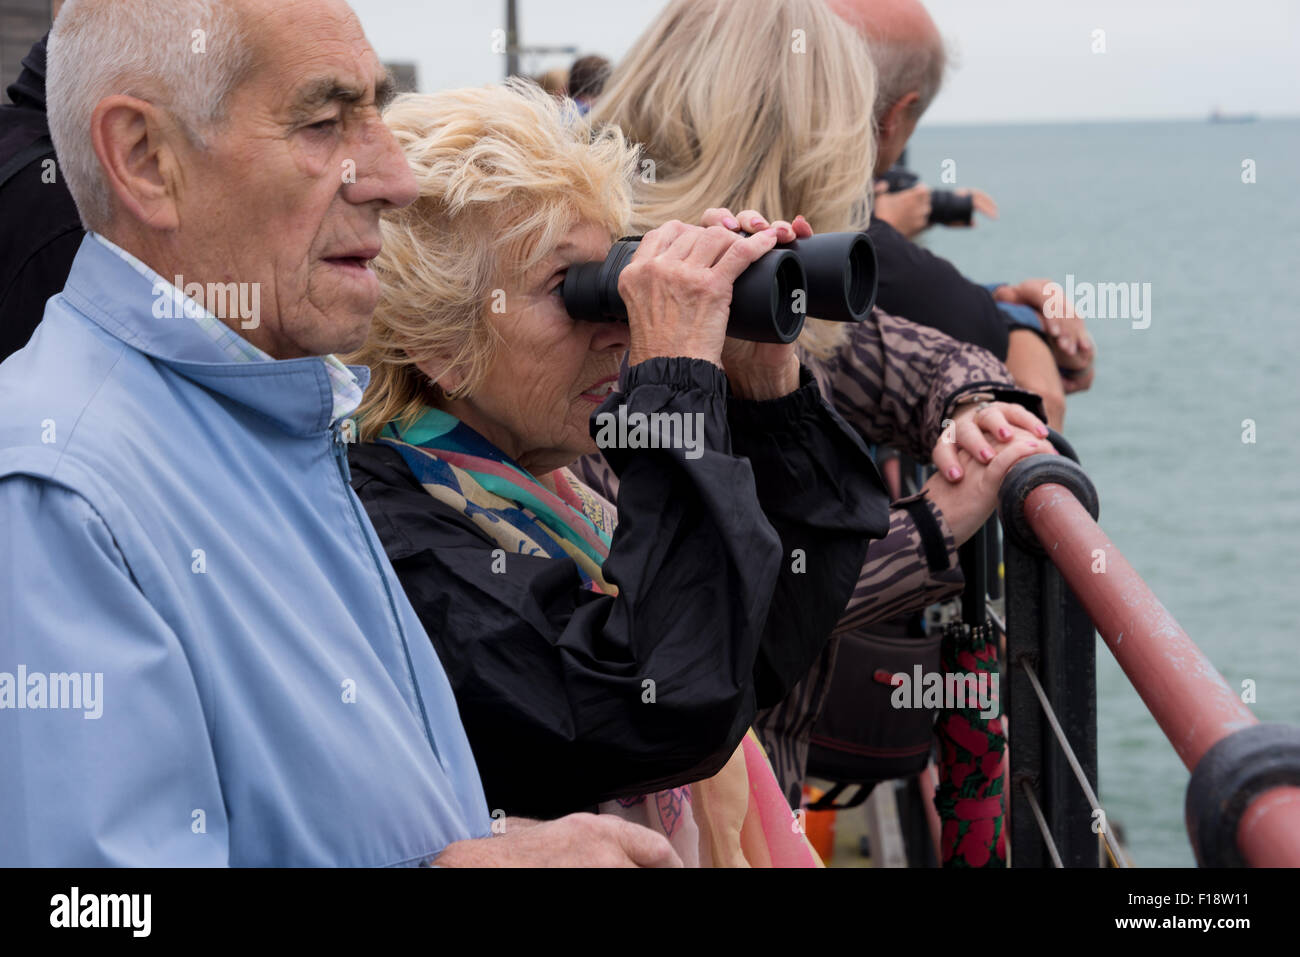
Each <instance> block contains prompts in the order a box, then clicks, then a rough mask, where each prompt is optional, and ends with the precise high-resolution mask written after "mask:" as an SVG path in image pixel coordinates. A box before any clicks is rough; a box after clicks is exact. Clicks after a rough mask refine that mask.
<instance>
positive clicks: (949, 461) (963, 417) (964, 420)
mask: <svg viewBox="0 0 1300 957" xmlns="http://www.w3.org/2000/svg"><path fill="white" fill-rule="evenodd" d="M945 426H946V427H945V428H944V430H943V434H942V435H940V436H939V441H938V442H936V443H935V445H934V452H933V453H932V455H931V461H933V462H934V467H935V468H936V469H938V472H939V474H940V475H942V476H943V477H944V478H945V479H946V480H947V481H948V482H951V483H953V484H956V483H957V482H960V481H961V480H962V478H963V476H964V475H965V471H964V469H963V468H962V466H961V464H960V453H961V452H965V453H966V454H967V455H968V456H969V457H971V458H973V459H974V460H975V461H977V462H979V463H980V464H982V465H987V464H988V463H989V462H991V461H992V460H993V459H994V458H995V457H996V455H997V454H998V447H1000V446H1006V445H1010V444H1012V443H1014V442H1016V441H1020V440H1027V441H1030V442H1033V441H1036V440H1038V439H1046V438H1047V426H1045V425H1044V424H1043V423H1042V421H1041V420H1040V419H1039V418H1038V416H1036V415H1034V413H1032V412H1030V411H1029V410H1028V409H1026V408H1025V407H1024V406H1021V405H1016V404H1014V403H1011V402H990V403H989V404H988V405H986V406H983V407H982V408H980V407H978V406H976V405H972V404H966V405H963V406H961V408H959V409H958V410H957V414H956V415H955V416H953V418H952V419H951V420H950V421H949V422H947V423H945ZM1047 444H1048V445H1050V443H1047Z"/></svg>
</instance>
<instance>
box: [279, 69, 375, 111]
mask: <svg viewBox="0 0 1300 957" xmlns="http://www.w3.org/2000/svg"><path fill="white" fill-rule="evenodd" d="M396 93H397V84H396V83H394V82H393V77H392V74H391V73H389V72H387V71H385V73H384V75H383V76H382V77H381V78H380V79H379V81H378V82H377V83H376V84H375V105H376V106H377V107H378V108H379V109H381V110H382V109H383V108H384V107H385V106H387V105H388V103H389V102H390V101H391V100H392V99H393V97H394V96H395V95H396ZM365 99H366V91H365V90H364V89H362V88H361V87H359V86H355V85H353V84H350V83H344V82H342V81H341V80H339V79H338V78H337V77H321V78H320V79H318V80H314V81H312V82H311V83H308V84H307V85H306V86H304V87H303V88H302V89H301V90H300V91H299V92H298V95H297V96H296V97H294V101H293V103H292V105H291V106H290V107H289V111H290V113H292V114H293V116H294V118H295V119H297V118H307V117H310V116H312V115H313V114H315V113H316V112H318V111H319V110H321V109H322V108H324V107H326V106H328V105H329V104H331V103H342V104H345V105H348V106H351V105H354V104H357V103H362V102H364V101H365Z"/></svg>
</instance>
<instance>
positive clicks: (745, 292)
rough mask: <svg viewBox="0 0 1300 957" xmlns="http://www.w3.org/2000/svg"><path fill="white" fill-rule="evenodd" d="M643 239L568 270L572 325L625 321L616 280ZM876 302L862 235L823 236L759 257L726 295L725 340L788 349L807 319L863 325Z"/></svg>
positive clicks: (872, 251)
mask: <svg viewBox="0 0 1300 957" xmlns="http://www.w3.org/2000/svg"><path fill="white" fill-rule="evenodd" d="M640 242H641V240H640V237H635V238H628V239H620V240H619V241H618V242H616V243H614V246H613V248H612V249H610V251H609V255H607V256H606V257H605V260H604V262H592V263H582V264H579V265H575V266H570V267H569V270H568V272H567V273H565V276H564V289H563V295H564V308H565V309H566V310H567V311H568V313H569V315H570V316H572V317H573V318H574V319H585V320H586V321H588V322H620V321H622V322H626V321H627V307H626V306H625V305H624V304H623V300H622V298H621V297H620V296H619V294H618V277H619V274H620V273H622V272H623V267H624V266H626V265H627V264H628V262H629V261H630V260H631V259H632V254H633V253H635V252H636V249H637V246H638V245H639V244H640ZM875 301H876V248H875V246H873V245H872V243H871V240H870V239H869V238H868V236H867V234H866V233H825V234H823V235H821V236H813V237H812V238H811V239H797V240H795V241H794V242H791V243H785V244H783V245H781V246H778V247H777V248H775V249H773V250H771V251H770V252H767V253H764V254H763V255H762V256H761V257H760V258H759V259H758V260H756V261H755V262H754V263H752V264H751V265H750V266H749V268H748V269H746V270H745V271H744V272H743V273H741V274H740V276H739V277H738V278H737V279H736V281H735V283H734V284H733V285H732V290H731V314H730V317H729V319H728V321H727V335H729V336H733V337H735V338H737V339H747V340H749V341H751V342H777V343H786V342H793V341H794V340H795V339H796V338H798V336H799V333H800V332H801V331H802V330H803V324H804V319H806V318H807V317H808V316H809V315H812V316H815V317H816V318H818V319H830V320H833V321H835V322H861V321H862V320H863V319H865V318H866V317H867V314H868V313H869V312H871V307H872V306H873V305H874V304H875Z"/></svg>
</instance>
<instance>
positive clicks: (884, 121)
mask: <svg viewBox="0 0 1300 957" xmlns="http://www.w3.org/2000/svg"><path fill="white" fill-rule="evenodd" d="M920 102H921V94H920V93H918V92H917V91H916V90H912V91H911V92H910V93H904V94H903V95H902V96H901V97H900V98H899V100H898V102H896V103H895V104H894V105H893V106H891V107H890V108H889V109H888V110H886V111H885V115H884V117H882V118H881V120H880V135H881V137H882V138H883V137H886V136H893V135H894V132H895V131H896V130H898V128H899V127H900V126H902V125H903V123H904V122H906V120H907V119H908V117H910V116H911V115H912V112H913V111H914V110H915V109H916V105H917V104H918V103H920Z"/></svg>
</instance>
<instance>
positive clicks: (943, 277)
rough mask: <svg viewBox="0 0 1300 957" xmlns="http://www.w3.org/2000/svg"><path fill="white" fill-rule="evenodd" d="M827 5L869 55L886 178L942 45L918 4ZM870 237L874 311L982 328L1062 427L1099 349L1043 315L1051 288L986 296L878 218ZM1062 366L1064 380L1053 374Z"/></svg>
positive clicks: (1029, 284) (1022, 286)
mask: <svg viewBox="0 0 1300 957" xmlns="http://www.w3.org/2000/svg"><path fill="white" fill-rule="evenodd" d="M828 2H829V3H830V5H831V7H832V8H833V9H834V10H835V11H836V12H837V13H838V14H839V15H840V16H841V17H843V18H844V19H845V20H846V21H847V22H848V23H849V24H850V25H852V26H853V27H854V28H855V29H856V30H858V31H859V32H860V33H861V34H862V36H863V37H864V38H865V39H866V41H867V43H868V45H869V47H870V56H871V60H872V62H873V63H874V64H875V68H876V74H877V85H878V89H877V93H876V97H875V100H874V113H875V123H876V131H877V137H878V142H877V151H876V154H875V162H874V164H873V165H874V170H875V174H876V176H884V175H885V174H886V172H887V171H888V170H889V169H890V167H892V166H893V165H894V164H895V163H896V162H898V159H899V157H900V156H902V154H903V151H904V150H905V149H906V147H907V141H908V140H909V139H911V136H912V133H913V132H915V130H916V125H917V123H918V122H919V121H920V119H921V116H922V115H923V114H924V113H925V111H926V109H928V108H929V106H930V103H931V102H932V101H933V100H934V97H935V96H936V95H937V94H938V92H939V88H940V86H942V84H943V74H944V68H945V66H946V63H947V54H946V52H945V50H944V45H943V38H942V37H941V36H940V35H939V30H938V28H937V27H936V26H935V25H934V21H933V20H932V19H931V18H930V15H929V13H927V12H926V9H925V7H924V6H923V5H922V4H921V3H920V2H919V0H828ZM869 232H870V235H871V238H872V240H873V241H874V242H875V244H876V255H877V258H878V259H879V263H880V286H879V290H878V293H877V298H876V302H877V304H878V305H879V306H880V308H881V309H884V310H885V311H886V312H890V313H893V314H895V315H899V316H903V317H905V318H907V319H911V320H912V321H913V322H919V323H922V324H923V325H927V326H931V327H933V328H936V329H940V330H942V331H944V332H947V333H949V334H950V335H954V336H958V337H962V336H961V333H960V332H959V331H958V329H957V328H956V327H954V325H953V324H954V323H958V324H960V326H963V327H964V326H965V325H966V324H968V323H975V322H979V323H981V324H982V327H983V328H985V329H987V330H988V333H987V334H988V335H990V336H991V337H992V338H990V339H989V340H987V341H981V342H980V344H981V345H984V346H985V348H988V349H989V350H990V351H991V352H993V353H994V355H996V356H997V357H998V358H1000V359H1005V360H1006V363H1007V368H1008V369H1009V370H1010V371H1011V374H1012V375H1013V376H1014V377H1015V380H1016V382H1017V383H1018V384H1019V385H1021V386H1022V387H1024V388H1025V389H1027V390H1029V391H1031V392H1034V393H1037V394H1038V395H1040V396H1042V397H1043V401H1044V404H1045V406H1046V413H1047V421H1048V424H1049V425H1051V426H1052V427H1053V428H1056V429H1060V428H1062V427H1063V426H1064V422H1065V396H1066V394H1067V392H1075V391H1080V390H1083V389H1086V388H1088V387H1089V386H1090V385H1091V382H1092V362H1093V358H1094V354H1095V347H1094V345H1093V343H1092V339H1091V337H1090V336H1089V335H1088V333H1087V331H1086V329H1085V328H1084V325H1083V320H1082V319H1080V318H1079V317H1078V316H1076V315H1075V313H1074V312H1073V310H1072V309H1066V310H1064V314H1063V315H1062V316H1061V317H1059V318H1056V317H1047V316H1044V315H1043V306H1044V301H1045V294H1044V292H1043V291H1042V290H1043V286H1045V285H1046V284H1047V282H1048V280H1046V279H1029V280H1025V281H1024V282H1021V283H1017V284H1006V283H1002V284H996V285H995V286H994V288H993V289H992V290H990V289H986V288H985V287H983V286H981V285H979V284H978V283H974V282H971V281H970V280H968V279H966V278H965V277H964V276H963V275H962V274H961V273H960V272H959V271H958V270H957V269H956V267H954V266H953V265H952V264H951V263H950V262H948V261H947V260H945V259H941V258H939V257H938V256H935V255H934V254H933V253H930V252H929V251H928V250H926V249H924V248H922V247H920V246H918V245H916V244H915V243H913V242H911V241H909V240H908V239H907V238H906V237H905V236H904V235H903V234H902V233H901V232H899V231H898V230H897V229H895V228H894V227H893V226H891V225H889V223H887V222H885V221H884V220H883V219H881V218H880V217H879V216H875V217H873V218H872V221H871V226H870V229H869ZM1000 303H1005V304H1008V305H1013V306H1014V305H1020V306H1028V307H1030V309H1032V310H1033V312H1032V313H1030V314H1028V315H1026V313H1025V312H1023V311H1019V310H1012V311H1009V312H1008V311H1004V310H1002V309H1000V308H999V304H1000ZM1026 323H1029V324H1028V325H1027V324H1026ZM1035 323H1036V325H1035ZM1058 365H1059V366H1060V367H1062V368H1063V369H1066V370H1068V372H1069V374H1068V375H1066V376H1062V375H1061V374H1060V373H1058V372H1057V366H1058Z"/></svg>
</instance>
